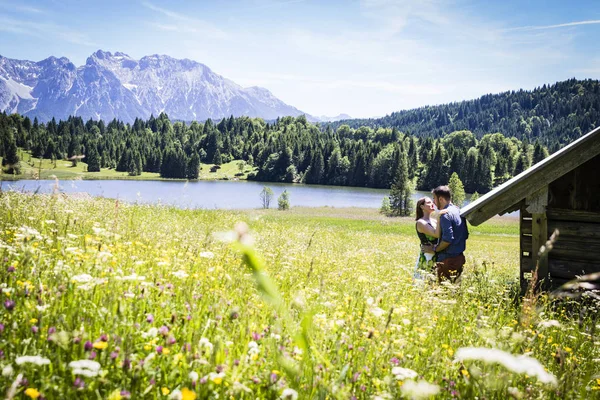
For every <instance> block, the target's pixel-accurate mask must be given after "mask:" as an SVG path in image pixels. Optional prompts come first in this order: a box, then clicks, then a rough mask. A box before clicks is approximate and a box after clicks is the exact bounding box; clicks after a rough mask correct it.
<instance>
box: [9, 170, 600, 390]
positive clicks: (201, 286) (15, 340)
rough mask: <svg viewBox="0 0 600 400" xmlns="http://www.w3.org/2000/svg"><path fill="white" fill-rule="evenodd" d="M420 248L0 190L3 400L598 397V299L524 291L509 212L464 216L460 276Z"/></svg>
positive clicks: (330, 215)
mask: <svg viewBox="0 0 600 400" xmlns="http://www.w3.org/2000/svg"><path fill="white" fill-rule="evenodd" d="M59 163H61V162H60V161H59ZM417 252H418V240H417V237H416V234H415V232H414V221H412V220H411V219H409V218H404V219H402V218H386V217H382V216H380V215H379V214H377V212H376V211H374V210H366V209H335V208H316V209H310V208H292V209H291V210H290V211H278V210H247V211H219V210H179V209H176V208H171V207H164V206H147V205H132V204H126V203H122V202H117V201H111V200H105V199H77V198H72V197H68V196H64V195H60V194H59V195H28V194H21V193H12V192H4V193H1V194H0V271H1V272H0V277H1V289H2V295H1V296H2V299H1V300H2V304H1V306H0V324H1V326H0V369H2V374H1V376H0V388H2V390H3V393H2V395H4V396H5V397H6V398H46V399H55V398H60V397H62V398H68V399H71V398H80V399H123V398H133V399H140V398H149V399H169V398H170V399H185V400H191V399H196V398H198V399H205V398H210V399H225V398H227V399H230V398H233V399H256V398H261V399H262V398H266V399H279V398H285V399H296V398H300V399H312V398H316V399H351V398H357V399H363V398H365V399H366V398H368V399H373V398H376V399H393V398H430V397H431V398H444V399H446V398H468V399H472V398H476V397H478V398H487V399H506V398H516V399H541V398H557V399H558V398H561V399H562V398H582V399H588V398H597V397H598V393H599V392H598V389H600V376H599V375H598V372H599V369H598V362H599V361H600V346H599V343H598V339H597V337H596V333H595V332H596V331H597V329H596V324H597V321H596V315H597V308H596V306H595V304H594V303H589V304H586V305H585V306H578V305H576V304H573V303H572V300H571V301H556V300H551V299H549V298H548V297H547V296H545V295H543V296H540V297H538V298H532V299H528V301H525V302H523V301H521V300H520V298H519V296H518V292H519V285H518V222H517V221H516V220H511V219H492V220H491V221H489V222H487V223H486V224H484V225H482V226H480V227H471V236H470V238H469V241H468V249H467V253H466V257H467V265H466V268H465V273H464V275H463V279H462V282H461V283H460V284H456V285H451V284H437V283H430V282H422V281H417V282H415V281H414V280H413V278H412V274H413V268H414V264H415V260H416V257H417ZM524 304H525V305H527V306H524Z"/></svg>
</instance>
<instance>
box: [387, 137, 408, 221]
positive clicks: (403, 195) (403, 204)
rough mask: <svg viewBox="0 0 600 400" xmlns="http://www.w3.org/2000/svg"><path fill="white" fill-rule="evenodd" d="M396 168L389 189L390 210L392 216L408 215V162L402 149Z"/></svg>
mask: <svg viewBox="0 0 600 400" xmlns="http://www.w3.org/2000/svg"><path fill="white" fill-rule="evenodd" d="M398 161H399V162H398V168H397V169H396V174H395V177H394V183H393V184H392V187H391V189H390V208H391V214H392V215H400V216H405V215H410V212H411V208H412V205H411V194H412V190H411V186H412V185H411V182H410V180H409V179H408V160H407V156H406V152H405V151H404V149H401V150H400V153H399V160H398Z"/></svg>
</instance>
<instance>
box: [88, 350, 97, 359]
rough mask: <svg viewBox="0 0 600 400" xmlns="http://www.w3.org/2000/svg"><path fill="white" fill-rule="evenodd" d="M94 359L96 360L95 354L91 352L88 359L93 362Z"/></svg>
mask: <svg viewBox="0 0 600 400" xmlns="http://www.w3.org/2000/svg"><path fill="white" fill-rule="evenodd" d="M94 358H96V352H95V351H92V352H91V353H90V357H89V359H90V360H93V359H94Z"/></svg>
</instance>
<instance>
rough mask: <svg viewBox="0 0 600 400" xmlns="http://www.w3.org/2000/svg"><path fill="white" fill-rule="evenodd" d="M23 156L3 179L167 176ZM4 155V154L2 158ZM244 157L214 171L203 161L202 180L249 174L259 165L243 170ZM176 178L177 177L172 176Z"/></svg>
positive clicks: (234, 178) (145, 178) (241, 178)
mask: <svg viewBox="0 0 600 400" xmlns="http://www.w3.org/2000/svg"><path fill="white" fill-rule="evenodd" d="M19 158H20V159H21V173H20V174H19V175H9V174H6V173H4V174H2V173H1V172H0V176H1V177H2V179H3V180H17V179H55V178H57V179H60V180H68V179H91V180H94V179H119V180H163V179H165V178H161V177H160V174H159V173H158V172H142V174H141V175H137V176H130V175H129V173H127V172H119V171H116V170H114V169H108V168H102V169H101V171H100V172H87V164H86V163H84V162H77V163H76V165H73V163H72V162H71V161H68V160H56V161H53V160H50V159H40V158H36V157H33V156H31V154H29V152H26V151H23V150H20V151H19ZM1 160H2V157H0V161H1ZM239 163H240V160H233V161H231V162H228V163H225V164H222V165H220V168H219V169H217V170H216V171H215V172H211V168H212V167H213V165H212V164H200V168H201V169H200V175H199V177H198V179H200V180H245V179H247V178H248V174H249V173H250V172H252V171H255V170H256V168H253V167H251V166H247V165H246V166H245V167H244V169H243V171H240V169H239V166H238V164H239ZM168 180H170V181H172V180H173V179H168Z"/></svg>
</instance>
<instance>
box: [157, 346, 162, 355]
mask: <svg viewBox="0 0 600 400" xmlns="http://www.w3.org/2000/svg"><path fill="white" fill-rule="evenodd" d="M156 352H157V353H158V354H162V352H163V347H162V346H156Z"/></svg>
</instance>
